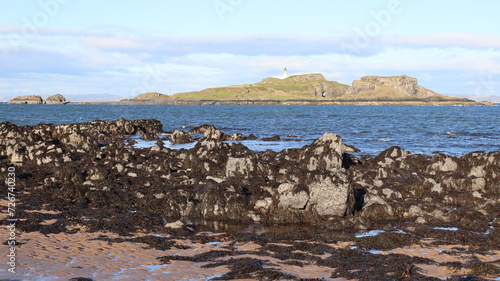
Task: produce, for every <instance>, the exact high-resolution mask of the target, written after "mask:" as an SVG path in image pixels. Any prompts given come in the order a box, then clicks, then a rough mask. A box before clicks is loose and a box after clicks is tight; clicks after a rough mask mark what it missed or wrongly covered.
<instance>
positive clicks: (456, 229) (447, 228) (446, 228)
mask: <svg viewBox="0 0 500 281" xmlns="http://www.w3.org/2000/svg"><path fill="white" fill-rule="evenodd" d="M433 228H434V229H438V230H447V231H458V227H439V226H436V227H433Z"/></svg>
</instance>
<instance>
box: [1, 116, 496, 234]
mask: <svg viewBox="0 0 500 281" xmlns="http://www.w3.org/2000/svg"><path fill="white" fill-rule="evenodd" d="M200 128H201V127H200ZM202 129H204V130H201V129H199V130H198V131H199V132H201V131H204V133H205V134H204V135H203V136H200V134H199V133H198V134H191V133H189V132H183V131H174V132H164V131H163V129H162V124H161V123H160V122H159V121H157V120H152V119H151V120H135V121H130V120H125V119H123V118H121V119H119V120H117V121H94V122H90V123H80V124H64V125H53V124H39V125H36V126H16V125H14V124H11V123H8V122H3V123H0V172H2V173H6V172H7V170H8V167H9V166H10V165H16V173H17V175H18V177H19V180H18V181H19V182H17V185H18V186H19V187H20V189H22V190H20V192H23V208H24V209H25V210H26V212H22V213H21V214H20V216H26V218H28V217H29V216H30V214H32V213H31V212H28V210H40V209H43V208H45V207H44V206H51V208H52V209H53V210H54V211H57V212H59V215H57V221H58V222H57V224H55V225H51V226H48V225H44V224H43V223H42V221H40V220H38V219H27V220H26V222H25V223H24V224H23V225H22V227H23V228H24V229H25V230H28V231H29V230H31V231H32V230H34V229H37V230H40V231H43V230H44V229H45V230H46V231H48V232H50V231H57V229H66V228H72V227H73V228H74V227H76V226H78V227H83V226H85V228H86V229H88V230H90V231H92V230H110V231H121V232H130V231H136V230H143V229H150V230H153V229H158V228H163V226H164V225H165V224H166V223H172V222H176V221H177V220H179V219H183V218H189V219H193V218H195V219H201V220H208V221H226V222H233V223H238V224H242V223H243V224H249V223H260V224H308V225H311V224H312V225H316V226H322V227H327V228H330V229H336V230H345V229H346V228H347V227H354V228H360V229H366V228H373V227H376V226H377V225H387V224H391V223H412V224H422V223H431V224H432V225H436V226H443V227H444V226H446V227H449V226H454V227H460V228H466V229H473V230H474V231H476V232H484V233H486V232H487V233H488V235H489V233H491V235H494V233H496V234H495V235H498V226H499V225H498V221H497V220H496V217H497V216H498V210H499V209H500V185H499V183H500V165H499V164H500V152H489V153H483V152H473V153H470V154H467V155H465V156H462V157H451V156H447V155H443V154H437V155H433V156H424V155H418V154H413V153H410V152H408V151H405V150H403V149H401V148H399V147H390V148H388V149H387V150H385V151H383V152H381V153H380V154H379V155H378V156H376V157H370V156H365V157H363V158H357V157H354V156H353V155H351V154H349V152H350V151H353V148H352V147H349V146H348V145H345V144H344V143H343V141H342V138H341V137H340V136H338V135H336V134H331V133H326V134H324V135H323V136H322V137H320V138H318V139H317V140H315V141H314V142H313V143H311V144H310V145H307V146H304V147H303V148H300V149H285V150H283V151H281V152H273V151H271V150H267V151H265V152H256V151H252V150H250V149H249V148H247V147H246V146H244V145H243V144H241V143H238V142H234V141H229V142H227V141H225V140H223V139H224V138H227V135H226V134H223V133H216V132H219V131H218V130H217V129H216V128H215V127H213V126H209V125H206V126H204V127H203V128H202ZM165 134H166V135H170V136H171V141H173V142H175V143H183V142H185V141H188V140H189V138H193V140H194V141H197V143H196V144H195V145H194V147H193V148H191V149H179V150H174V149H169V148H165V147H164V145H163V141H169V140H168V139H167V138H166V137H165ZM130 135H149V136H151V135H159V136H163V137H162V140H163V141H158V142H157V145H155V146H153V147H151V148H135V147H134V146H133V145H131V144H130V142H129V140H130V138H129V136H130ZM152 139H154V138H152ZM181 140H183V141H181ZM184 140H185V141H184ZM189 141H190V140H189ZM495 226H496V228H495ZM44 233H45V232H44ZM497 237H498V236H497Z"/></svg>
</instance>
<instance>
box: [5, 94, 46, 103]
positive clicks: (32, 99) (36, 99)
mask: <svg viewBox="0 0 500 281" xmlns="http://www.w3.org/2000/svg"><path fill="white" fill-rule="evenodd" d="M7 103H10V104H42V103H43V99H42V97H40V96H18V97H14V98H13V99H11V100H10V101H9V102H7Z"/></svg>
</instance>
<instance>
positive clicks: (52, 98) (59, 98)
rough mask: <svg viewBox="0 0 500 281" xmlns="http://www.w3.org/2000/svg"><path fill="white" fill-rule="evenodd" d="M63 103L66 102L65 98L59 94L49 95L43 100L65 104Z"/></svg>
mask: <svg viewBox="0 0 500 281" xmlns="http://www.w3.org/2000/svg"><path fill="white" fill-rule="evenodd" d="M65 103H66V98H65V97H64V96H63V95H60V94H57V95H53V96H50V97H48V98H47V99H46V100H45V104H65Z"/></svg>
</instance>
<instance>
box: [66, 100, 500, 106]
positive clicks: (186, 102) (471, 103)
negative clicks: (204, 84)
mask: <svg viewBox="0 0 500 281" xmlns="http://www.w3.org/2000/svg"><path fill="white" fill-rule="evenodd" d="M69 104H107V105H284V106H286V105H291V106H299V105H316V106H322V105H323V106H331V105H338V106H495V103H492V102H475V101H321V100H165V99H162V100H122V101H110V102H70V103H69Z"/></svg>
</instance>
